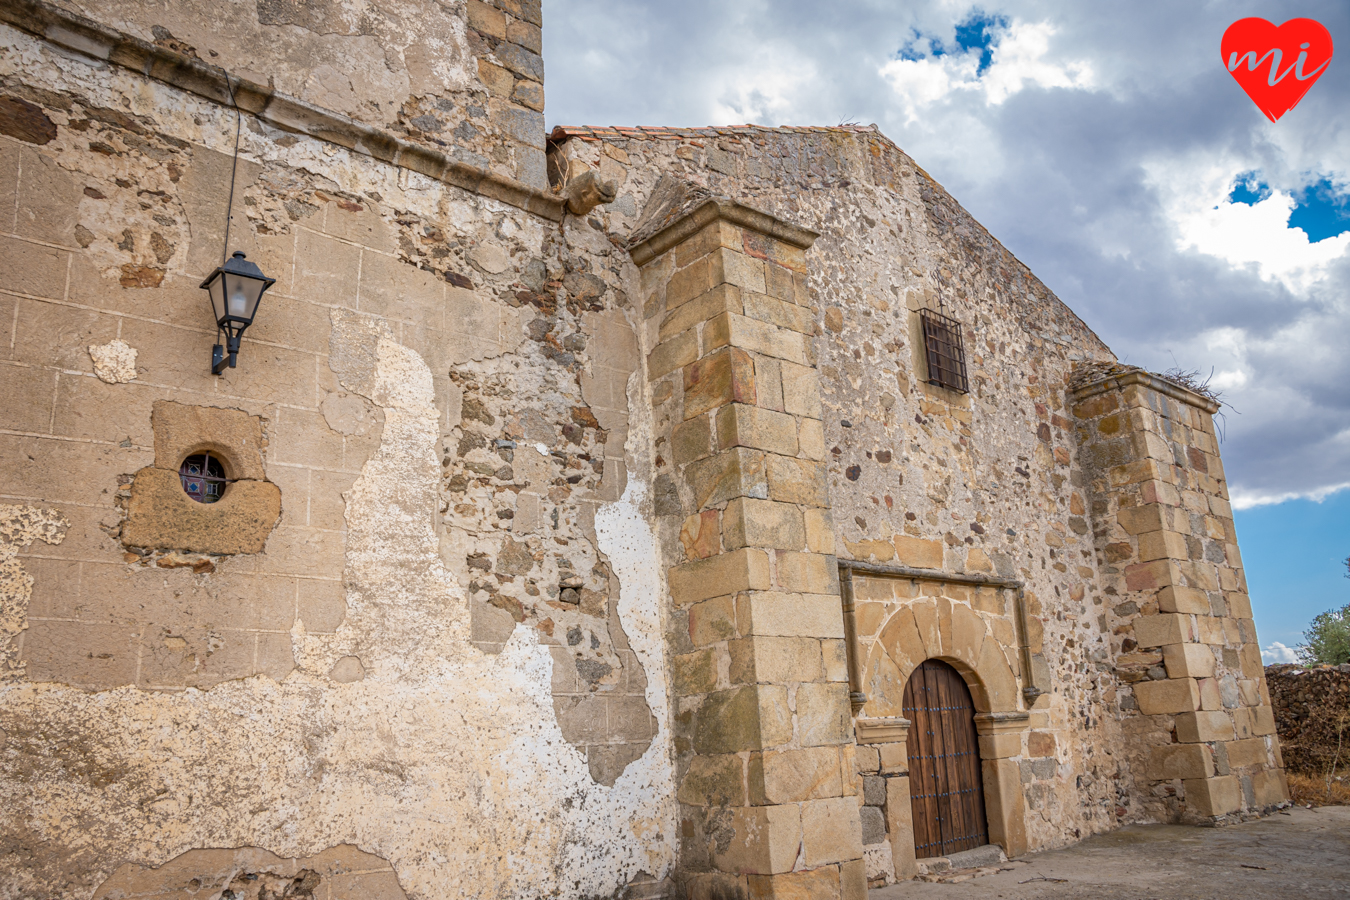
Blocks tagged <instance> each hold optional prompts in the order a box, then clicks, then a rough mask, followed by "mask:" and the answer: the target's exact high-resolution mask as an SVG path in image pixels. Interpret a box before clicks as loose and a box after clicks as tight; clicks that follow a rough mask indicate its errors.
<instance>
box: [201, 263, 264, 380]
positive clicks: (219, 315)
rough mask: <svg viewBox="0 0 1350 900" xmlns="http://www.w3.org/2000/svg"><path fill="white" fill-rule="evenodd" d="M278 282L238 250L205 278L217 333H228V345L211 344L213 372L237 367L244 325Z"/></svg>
mask: <svg viewBox="0 0 1350 900" xmlns="http://www.w3.org/2000/svg"><path fill="white" fill-rule="evenodd" d="M276 283H277V280H276V279H275V278H268V277H267V276H266V275H264V274H263V273H262V269H259V268H258V267H257V266H256V265H254V264H253V263H251V262H249V261H248V260H247V259H245V258H244V254H243V253H241V252H239V251H238V250H236V251H235V252H234V256H232V257H231V258H230V259H228V260H226V262H225V264H224V265H223V266H220V267H219V268H217V269H216V270H215V271H214V272H212V273H211V274H210V275H209V276H208V277H207V279H206V280H205V281H203V282H202V288H203V289H205V291H206V292H207V294H209V295H210V297H211V308H212V310H213V311H214V312H215V314H216V329H217V331H216V334H217V337H219V335H220V334H221V333H222V332H223V333H224V335H225V346H223V347H222V346H221V345H220V344H219V343H217V344H216V345H215V346H214V347H213V348H211V374H212V375H219V374H220V373H221V372H223V371H225V369H226V367H227V366H228V367H229V368H231V369H233V368H234V367H235V357H237V356H238V355H239V339H240V338H241V337H242V336H243V334H244V329H245V328H247V327H248V326H250V325H252V324H253V317H254V316H256V315H257V314H258V304H259V302H261V301H262V295H263V294H264V293H265V292H266V291H267V289H268V288H270V287H271V286H272V285H274V284H276Z"/></svg>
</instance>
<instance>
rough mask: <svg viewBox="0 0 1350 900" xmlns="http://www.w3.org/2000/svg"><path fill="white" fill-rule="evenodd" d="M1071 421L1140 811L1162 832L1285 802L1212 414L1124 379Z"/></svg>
mask: <svg viewBox="0 0 1350 900" xmlns="http://www.w3.org/2000/svg"><path fill="white" fill-rule="evenodd" d="M1073 409H1074V414H1075V415H1076V416H1077V418H1078V426H1077V428H1078V437H1079V441H1080V443H1081V446H1082V447H1083V450H1084V454H1085V463H1086V467H1087V475H1088V477H1089V479H1090V483H1091V489H1092V516H1093V524H1094V535H1095V538H1096V547H1097V552H1098V553H1099V554H1101V556H1102V558H1103V566H1104V567H1103V570H1102V571H1103V578H1104V580H1105V581H1106V582H1107V592H1108V593H1113V594H1115V596H1114V597H1113V600H1114V601H1115V603H1114V609H1113V619H1112V622H1113V625H1114V627H1113V629H1112V630H1113V646H1114V649H1115V651H1116V659H1115V662H1116V670H1117V673H1118V675H1119V677H1120V680H1121V686H1120V689H1119V690H1120V694H1121V701H1120V705H1121V710H1122V715H1123V717H1124V721H1123V723H1122V724H1123V728H1124V733H1125V737H1126V752H1127V754H1128V755H1129V756H1130V757H1131V768H1132V769H1133V770H1134V772H1135V778H1136V780H1137V783H1138V786H1139V791H1138V795H1139V800H1140V802H1141V803H1142V804H1143V805H1144V807H1145V810H1144V811H1145V812H1146V813H1147V814H1148V815H1150V816H1151V817H1155V818H1158V819H1163V820H1165V821H1166V820H1173V821H1177V820H1181V821H1197V820H1208V821H1228V820H1231V819H1232V818H1233V817H1237V816H1240V815H1243V814H1254V813H1259V812H1263V811H1267V810H1269V809H1270V808H1271V807H1273V806H1275V805H1277V804H1279V803H1282V802H1284V801H1285V800H1286V799H1287V798H1288V790H1287V788H1286V785H1285V780H1284V769H1283V763H1282V761H1281V758H1280V750H1279V744H1278V742H1277V741H1276V739H1275V719H1274V716H1273V714H1272V712H1271V705H1270V695H1269V693H1268V691H1267V689H1266V682H1265V674H1264V669H1263V668H1262V664H1261V650H1260V646H1259V645H1258V643H1257V640H1256V628H1255V625H1254V624H1253V622H1252V606H1251V600H1250V599H1249V598H1248V596H1247V582H1246V578H1245V576H1244V575H1243V571H1242V560H1241V557H1240V556H1239V555H1238V547H1237V536H1236V533H1235V531H1234V528H1233V514H1232V508H1231V507H1230V506H1229V503H1228V489H1227V482H1226V480H1225V479H1224V474H1223V466H1222V464H1221V462H1220V460H1219V448H1218V443H1217V441H1216V439H1215V432H1214V420H1213V418H1212V416H1213V414H1214V413H1215V412H1217V411H1218V409H1219V404H1217V403H1215V402H1213V401H1212V400H1210V399H1208V398H1206V397H1203V396H1201V395H1199V394H1196V393H1194V392H1192V391H1189V390H1187V389H1185V388H1183V387H1180V386H1178V385H1176V384H1173V383H1171V382H1169V381H1165V380H1163V379H1161V378H1158V377H1157V376H1154V375H1150V374H1149V373H1147V372H1141V371H1131V372H1127V373H1126V374H1123V375H1116V376H1113V377H1108V378H1106V379H1104V380H1097V381H1094V382H1092V383H1089V384H1086V385H1084V386H1081V387H1079V388H1078V389H1077V391H1076V392H1075V393H1074V407H1073ZM1117 641H1118V643H1117ZM1131 692H1132V693H1133V697H1130V693H1131ZM1131 710H1133V714H1131Z"/></svg>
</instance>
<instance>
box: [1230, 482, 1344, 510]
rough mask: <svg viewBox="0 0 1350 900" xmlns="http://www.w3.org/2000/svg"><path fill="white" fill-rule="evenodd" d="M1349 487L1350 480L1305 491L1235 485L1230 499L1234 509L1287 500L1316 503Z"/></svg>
mask: <svg viewBox="0 0 1350 900" xmlns="http://www.w3.org/2000/svg"><path fill="white" fill-rule="evenodd" d="M1347 488H1350V481H1346V482H1343V483H1341V484H1332V485H1328V486H1326V487H1320V488H1317V489H1315V490H1311V491H1303V492H1299V491H1285V492H1283V493H1269V492H1265V491H1259V490H1257V491H1249V490H1245V489H1243V488H1240V487H1234V488H1233V489H1232V493H1231V495H1230V501H1231V502H1232V504H1233V509H1251V508H1252V507H1254V506H1271V505H1273V504H1275V503H1283V502H1284V501H1286V500H1311V501H1313V502H1314V503H1321V502H1322V501H1323V500H1325V499H1327V498H1328V497H1330V496H1331V495H1332V494H1336V493H1339V492H1340V491H1343V490H1346V489H1347Z"/></svg>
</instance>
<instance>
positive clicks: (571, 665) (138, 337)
mask: <svg viewBox="0 0 1350 900" xmlns="http://www.w3.org/2000/svg"><path fill="white" fill-rule="evenodd" d="M124 24H125V23H124ZM0 80H3V92H4V93H6V94H7V95H8V96H11V97H15V98H18V99H21V100H22V102H24V103H27V104H31V105H32V106H33V107H34V109H36V110H37V112H38V114H39V115H40V116H41V117H43V119H45V121H47V122H49V123H50V125H51V129H50V132H51V133H50V135H48V134H46V133H45V132H44V133H43V134H39V135H36V136H35V135H33V134H30V133H27V132H20V131H16V129H15V128H14V127H13V123H10V122H0V133H2V134H0V184H4V185H5V186H6V187H5V189H6V190H7V191H9V192H10V193H9V194H8V195H7V196H8V199H9V200H10V201H11V203H10V205H8V206H6V207H5V208H6V209H12V210H14V213H13V218H12V219H10V220H8V221H6V222H4V223H3V228H0V231H3V235H2V236H0V243H2V244H3V246H0V265H3V266H4V267H5V268H4V271H5V272H11V273H13V272H22V273H24V274H22V275H20V276H17V277H15V278H8V279H7V280H6V281H5V284H3V285H0V322H2V323H4V326H3V327H4V328H5V332H4V334H3V335H0V337H2V338H3V340H0V365H3V370H2V371H3V376H4V379H5V382H6V384H7V385H9V386H12V387H11V388H10V389H9V390H8V391H7V394H8V396H6V397H4V398H3V399H2V400H0V419H3V428H4V433H3V434H0V442H2V443H3V445H4V448H3V450H4V454H5V457H6V459H11V460H14V461H15V464H14V465H12V466H6V467H4V468H3V470H0V503H3V504H7V505H6V506H5V507H4V508H5V509H18V510H19V512H18V513H15V515H16V516H18V518H17V519H13V521H15V522H23V521H28V520H29V519H32V518H33V516H38V515H40V516H42V517H45V519H44V521H47V522H48V523H55V522H58V521H69V522H70V527H69V530H68V531H67V532H66V539H65V540H63V541H58V539H59V537H60V534H59V530H54V529H55V526H54V525H51V526H50V527H46V528H45V530H42V533H41V534H40V535H38V537H39V538H40V539H39V540H37V541H36V542H34V541H33V540H32V535H29V534H28V533H27V532H24V533H23V534H20V533H19V532H18V531H14V530H13V529H10V530H9V531H6V532H5V534H6V535H7V536H8V537H7V542H6V543H5V544H4V545H3V549H0V553H3V559H0V566H3V573H4V581H3V584H4V589H5V595H4V611H5V618H4V621H5V622H6V623H9V624H7V625H6V628H7V630H6V632H5V637H6V640H7V644H6V646H7V648H8V649H7V653H8V654H9V655H8V656H7V665H9V667H10V668H9V670H8V672H9V674H8V675H7V676H6V680H5V681H4V683H3V684H0V729H3V734H4V742H3V746H0V802H3V803H4V804H5V805H6V808H7V809H8V810H9V815H8V816H6V817H5V820H4V822H3V823H0V896H5V897H9V896H13V897H21V896H35V895H42V896H46V895H52V896H69V897H90V896H93V895H94V894H95V892H96V891H97V890H98V889H99V887H100V885H101V884H103V883H104V881H105V879H107V878H108V877H109V876H110V875H111V874H112V873H113V872H114V871H118V870H121V871H122V872H123V873H124V874H125V873H128V872H132V873H140V874H137V875H136V877H138V878H140V877H142V876H143V877H147V878H149V877H152V875H151V874H146V872H144V871H142V870H150V872H151V873H153V870H154V869H155V867H159V866H163V865H164V864H165V863H167V862H169V861H170V860H175V859H177V860H178V862H176V863H175V864H174V868H173V871H174V872H175V873H180V874H181V871H182V867H183V865H187V864H189V863H187V862H184V860H188V861H190V860H192V859H195V858H197V857H193V856H190V855H189V856H183V854H191V853H193V852H195V851H198V850H200V849H201V848H258V849H257V851H256V852H259V853H264V852H265V853H264V855H265V854H275V855H276V856H277V857H280V858H282V859H283V860H285V859H289V860H302V861H303V860H306V859H312V858H318V857H320V856H322V855H323V854H324V853H326V852H329V851H330V849H331V848H334V847H338V846H339V845H352V846H355V847H358V848H360V850H361V851H362V852H364V853H367V854H373V855H374V856H377V857H379V858H380V859H381V860H384V861H386V862H387V863H388V865H389V867H391V869H392V872H393V874H394V877H395V878H396V880H397V882H398V885H399V886H400V887H401V889H402V890H403V891H404V892H405V893H406V895H407V896H409V897H423V898H433V897H442V896H448V895H452V894H453V895H455V896H477V897H484V898H487V897H494V898H495V897H530V898H533V897H537V896H540V895H550V894H555V895H557V896H561V897H583V896H611V895H616V894H618V893H619V892H621V891H622V890H623V889H624V887H625V885H628V884H630V883H638V884H651V883H654V882H659V881H660V880H661V879H662V878H664V877H665V876H666V875H667V874H668V873H669V871H670V868H671V866H672V864H673V860H674V856H675V844H676V840H677V838H676V830H675V815H674V806H673V790H674V789H673V785H672V783H671V762H670V756H669V745H670V742H669V737H668V731H667V728H668V724H667V723H668V722H669V719H670V711H669V708H668V706H669V704H668V700H667V693H666V690H667V689H666V670H665V666H666V663H665V650H664V643H663V640H664V630H665V627H666V625H665V622H664V612H663V610H662V608H661V604H660V602H659V598H660V597H662V596H663V594H662V593H661V584H662V580H661V572H662V571H663V570H664V566H662V565H661V564H660V563H659V561H658V548H657V546H656V541H655V538H654V536H653V534H652V532H651V530H650V527H648V526H647V525H645V523H647V522H649V521H650V520H651V513H650V507H651V504H652V501H651V499H649V498H650V495H651V487H650V485H651V482H652V477H651V467H652V465H653V463H652V459H651V456H652V453H651V446H650V445H651V432H652V426H651V422H650V414H649V412H647V410H648V409H649V407H650V403H649V401H648V400H647V399H646V397H645V394H644V392H645V391H646V380H645V378H644V377H643V376H642V373H641V371H640V367H641V362H640V361H641V359H642V356H643V350H642V347H641V336H640V335H639V334H638V333H637V332H636V331H635V329H634V328H633V327H632V326H631V324H630V316H631V315H632V311H631V309H629V300H628V297H630V296H635V295H636V294H637V293H638V291H637V290H636V288H635V283H636V282H635V279H636V274H635V272H633V271H632V270H631V265H629V264H627V263H626V259H627V257H626V254H625V253H624V252H623V251H622V250H620V249H618V248H616V247H615V246H614V245H613V244H612V243H611V242H610V241H609V240H607V239H606V238H605V237H604V236H603V235H602V234H600V233H598V232H595V231H594V230H593V229H592V228H590V227H589V226H587V225H586V224H585V223H578V222H571V223H568V224H567V225H566V226H564V227H563V228H561V229H560V228H559V227H558V226H556V225H554V224H552V223H547V222H544V221H541V220H538V219H535V218H532V217H530V216H529V215H527V214H525V213H522V212H520V211H518V210H516V209H514V208H511V207H508V206H505V205H503V204H501V203H498V202H495V201H492V200H489V199H486V198H483V197H481V196H476V195H472V194H468V193H465V192H462V191H460V190H458V189H455V188H451V187H448V186H446V185H444V184H441V183H439V182H435V181H432V180H430V179H427V178H424V177H422V176H419V175H415V174H411V173H409V172H407V171H404V170H398V169H395V168H391V167H387V166H384V165H382V164H380V163H378V162H375V161H373V160H370V159H369V158H366V157H363V156H360V155H357V154H352V153H348V152H347V151H344V150H341V149H340V148H337V147H334V146H331V145H327V144H323V143H321V142H318V141H314V140H310V139H303V140H302V139H297V138H295V137H294V136H292V135H287V134H284V133H282V132H279V131H275V130H273V129H271V128H268V127H265V126H262V125H260V124H259V123H257V122H255V121H252V120H250V119H248V118H247V117H246V118H245V120H244V127H243V134H242V140H241V151H242V155H241V159H240V166H239V175H238V180H237V182H236V192H235V207H234V227H233V229H232V230H231V245H232V247H231V249H234V248H235V247H238V248H241V249H244V250H245V251H246V252H247V253H248V255H249V258H250V259H252V260H254V261H256V262H258V263H259V265H260V266H261V267H262V268H263V269H264V271H266V272H267V273H268V274H269V275H274V276H275V277H277V278H278V283H277V284H276V286H275V287H274V288H273V289H272V290H271V291H270V292H269V294H268V295H267V298H266V299H265V301H264V306H263V311H262V313H261V314H260V316H259V318H258V322H257V324H255V325H254V326H253V327H252V328H251V329H250V330H249V332H248V333H247V334H246V336H245V338H244V349H243V351H242V353H241V355H240V365H239V368H238V369H234V370H229V371H228V372H227V373H226V374H225V375H224V376H222V377H220V378H215V377H212V376H210V375H209V374H207V369H208V364H207V362H208V360H209V356H210V345H211V343H212V341H213V338H214V334H213V332H212V330H211V329H210V327H209V319H208V318H207V315H208V313H207V310H206V307H205V301H204V298H203V295H202V293H201V291H200V290H198V289H197V284H198V283H199V282H200V281H201V279H202V277H203V276H204V275H205V274H206V273H208V272H209V271H210V269H211V268H212V267H213V266H215V265H217V264H218V263H219V259H220V257H219V251H220V247H221V243H222V239H223V234H222V230H223V229H222V227H221V226H222V225H223V222H224V216H225V207H224V199H223V194H224V193H225V191H224V190H223V189H224V187H226V186H228V183H229V168H230V159H229V154H230V152H231V150H232V147H233V140H234V131H233V125H234V116H233V115H232V113H231V112H229V111H227V110H223V109H220V108H218V107H215V106H213V105H212V104H210V103H208V102H206V101H203V100H201V99H200V98H196V97H193V96H189V95H185V94H183V93H181V92H178V91H176V90H174V89H172V88H169V87H166V86H165V85H162V84H158V83H156V82H152V81H148V80H146V79H143V78H141V77H140V76H138V75H135V74H133V73H129V72H127V71H125V70H121V69H117V68H115V67H92V66H89V65H86V64H85V63H83V62H80V61H78V60H74V59H71V58H69V56H67V55H65V54H62V53H56V52H53V51H52V50H51V49H50V48H48V47H46V46H45V45H43V44H42V43H41V42H40V41H38V40H35V39H33V38H31V37H29V36H27V35H23V34H20V33H18V32H15V31H13V30H10V29H3V30H2V31H0ZM44 138H45V139H44ZM19 260H23V262H24V265H23V267H22V268H20V267H19V265H18V261H19ZM114 341H120V342H122V343H123V344H124V345H125V346H126V347H127V348H128V349H127V351H125V352H119V356H120V358H121V359H123V360H129V359H130V358H131V352H132V351H134V353H135V357H134V359H135V362H134V363H130V362H127V363H126V366H124V368H126V367H127V366H134V377H133V372H127V371H123V372H121V373H120V376H119V377H118V378H116V379H114V381H113V382H111V383H110V382H107V381H105V380H102V379H101V378H100V377H99V373H98V371H97V370H96V368H95V360H94V359H93V358H91V355H90V352H89V349H88V348H89V347H91V346H94V347H104V346H107V345H109V344H111V343H112V342H114ZM119 351H120V348H119ZM159 400H172V401H174V402H175V403H179V404H183V405H186V406H190V407H223V408H227V409H234V410H240V411H242V412H243V413H246V414H247V415H249V416H256V417H258V420H259V421H260V423H261V429H262V434H263V451H262V465H263V468H264V470H265V473H266V477H267V478H268V479H269V480H270V481H272V482H274V483H275V484H276V485H277V486H278V487H279V489H280V491H281V498H282V499H281V505H282V512H281V519H280V521H279V522H278V524H277V526H276V528H275V530H274V531H273V532H272V533H271V534H270V536H269V537H268V538H267V541H266V546H265V548H264V550H263V551H262V552H261V553H257V554H237V555H231V554H228V553H226V554H210V553H198V554H183V553H178V552H159V551H156V552H154V553H140V552H138V551H137V550H136V549H135V548H133V549H127V548H124V547H123V546H122V544H121V542H120V538H121V534H122V524H123V519H124V516H125V500H126V497H127V494H128V485H129V484H130V482H131V476H132V474H133V473H135V472H137V471H138V470H140V469H142V468H144V467H146V466H149V465H151V462H152V460H153V458H154V453H153V444H154V441H153V436H152V429H151V419H150V412H151V408H152V406H153V404H154V403H155V402H156V401H159ZM474 403H477V404H478V405H477V406H474V405H473V404H474ZM475 416H477V418H475ZM488 417H491V419H492V424H491V425H489V424H488V423H487V421H486V419H487V418H488ZM468 434H474V435H478V436H479V437H481V438H482V439H483V441H484V443H483V444H482V445H481V446H479V445H478V444H476V442H475V440H474V439H469V440H468V442H467V443H466V442H465V441H466V435H468ZM498 442H502V443H500V444H499V443H498ZM508 444H514V447H509V446H507V445H508ZM470 445H472V446H470ZM540 446H542V447H543V449H544V452H543V453H540V452H539V450H538V447H540ZM503 453H505V454H507V455H512V454H514V455H513V456H511V458H510V459H508V458H504V457H503V456H502V454H503ZM489 457H494V458H495V459H496V461H497V462H496V464H495V465H493V466H491V467H490V468H488V469H487V471H480V470H479V469H482V468H485V467H486V465H487V459H488V458H489ZM512 460H515V462H514V463H513V462H512ZM527 460H528V461H529V462H527ZM531 465H533V468H531ZM474 466H478V467H479V468H478V469H475V468H474ZM577 475H579V476H580V477H577V478H575V480H573V477H574V476H577ZM460 477H462V479H463V480H462V481H458V480H456V479H457V478H460ZM527 499H528V500H529V502H530V503H533V504H534V506H533V507H532V514H533V515H535V520H534V521H533V522H532V523H531V524H529V526H528V527H524V524H525V523H524V522H523V521H522V520H524V519H526V518H527V516H526V515H523V514H522V509H521V506H520V504H521V503H523V502H525V501H526V500H527ZM457 505H461V506H462V505H468V506H471V507H472V511H459V510H457V509H456V506H457ZM36 509H42V510H50V512H42V513H40V514H39V513H35V512H33V510H36ZM525 512H527V513H529V512H530V511H529V510H526V511H525ZM499 513H509V515H499ZM11 518H12V517H11ZM6 521H7V522H9V521H10V519H6ZM34 521H36V520H34ZM555 523H556V525H557V527H556V528H555V527H554V525H555ZM6 527H8V526H6ZM16 527H17V526H16ZM11 531H13V534H12V535H11V534H10V532H11ZM522 546H523V547H526V548H529V549H528V554H527V555H521V554H519V553H517V554H516V555H515V556H512V553H513V552H515V551H512V550H511V548H513V547H522ZM536 554H537V555H538V559H536V558H535V556H536ZM504 556H505V559H504V558H503V557H504ZM471 558H472V559H473V560H475V561H476V562H477V563H478V565H470V564H469V561H470V559H471ZM567 573H572V574H573V575H575V576H576V577H577V578H578V579H579V580H580V581H581V582H582V583H581V584H579V585H577V586H576V587H572V586H571V582H570V581H567V578H568V575H567ZM499 575H500V576H502V577H501V578H498V576H499ZM529 579H534V582H535V583H534V585H533V587H534V588H535V589H536V591H537V593H536V594H530V593H529V592H528V591H527V590H526V589H525V588H526V586H527V582H528V580H529ZM475 581H478V582H480V585H479V587H475V586H474V582H475ZM30 584H31V598H30V597H29V593H30V592H29V589H28V587H27V586H28V585H30ZM484 584H490V586H491V587H492V588H493V590H491V591H489V590H486V589H485V588H484V587H483V585H484ZM508 585H509V586H511V587H510V588H509V589H508V587H507V586H508ZM583 588H584V589H585V590H587V591H591V592H592V593H593V595H594V596H593V597H591V596H586V595H583V594H582V589H583ZM568 590H571V591H573V592H574V594H575V602H573V600H574V597H573V595H570V594H567V591H568ZM494 596H497V597H505V596H511V597H513V598H514V599H515V600H516V602H517V604H518V605H517V606H516V607H515V610H516V612H517V613H519V619H518V620H517V619H516V618H515V617H514V616H512V615H510V614H508V613H505V612H504V610H503V609H502V607H501V606H492V605H491V604H490V603H489V602H488V600H489V599H491V598H492V597H494ZM584 599H589V600H590V601H591V605H590V606H588V607H586V608H585V609H583V608H582V606H583V600H584ZM25 600H26V601H27V603H26V607H25V602H24V601H25ZM502 605H506V606H509V605H510V604H507V603H505V602H503V604H502ZM485 611H487V613H488V614H489V615H494V614H495V615H496V618H495V619H490V620H485V619H482V618H478V615H479V613H483V612H485ZM501 615H506V622H503V621H502V619H501ZM11 625H12V627H10V626H11ZM484 629H486V631H485V630H484ZM573 629H576V630H577V631H579V632H583V636H584V639H583V640H580V641H578V642H576V643H575V644H572V643H571V642H570V641H569V635H570V633H571V632H572V631H573ZM14 635H17V637H13V636H14ZM579 663H585V665H581V664H579ZM602 667H608V671H602ZM588 674H589V675H596V676H597V677H595V678H589V677H588ZM230 852H233V851H230ZM239 852H240V853H245V850H244V849H241V850H240V851H239ZM248 852H255V851H248ZM202 858H203V859H205V857H202ZM271 858H272V857H268V859H271ZM213 859H214V857H213ZM203 865H205V863H203ZM212 865H214V863H212ZM269 865H271V863H269ZM212 871H215V870H214V869H213V870H212ZM278 871H280V870H278ZM128 877H129V876H128ZM154 877H158V876H154ZM165 877H167V876H165ZM175 877H176V876H175ZM278 877H280V876H278Z"/></svg>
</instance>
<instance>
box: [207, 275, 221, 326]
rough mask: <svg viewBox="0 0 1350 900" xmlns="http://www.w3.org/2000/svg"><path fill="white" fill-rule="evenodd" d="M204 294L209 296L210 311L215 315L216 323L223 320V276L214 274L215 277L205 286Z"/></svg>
mask: <svg viewBox="0 0 1350 900" xmlns="http://www.w3.org/2000/svg"><path fill="white" fill-rule="evenodd" d="M206 292H207V293H208V294H210V295H211V309H212V311H213V312H214V313H215V314H216V321H217V322H220V321H221V320H222V319H224V318H225V276H224V275H223V274H222V273H219V272H218V273H216V277H215V278H212V279H211V281H210V283H209V284H208V285H207V288H206Z"/></svg>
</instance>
